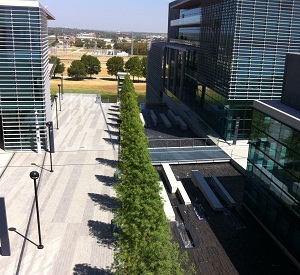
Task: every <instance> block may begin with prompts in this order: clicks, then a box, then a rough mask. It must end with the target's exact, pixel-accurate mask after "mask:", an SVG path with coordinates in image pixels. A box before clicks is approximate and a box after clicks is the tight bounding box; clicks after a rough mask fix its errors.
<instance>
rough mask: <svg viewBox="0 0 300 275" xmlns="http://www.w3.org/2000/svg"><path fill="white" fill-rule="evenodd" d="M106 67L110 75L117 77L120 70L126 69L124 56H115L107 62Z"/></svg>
mask: <svg viewBox="0 0 300 275" xmlns="http://www.w3.org/2000/svg"><path fill="white" fill-rule="evenodd" d="M106 68H107V72H108V74H109V75H114V76H116V78H117V74H118V72H123V71H124V58H123V57H121V56H113V57H111V58H110V59H108V60H107V62H106Z"/></svg>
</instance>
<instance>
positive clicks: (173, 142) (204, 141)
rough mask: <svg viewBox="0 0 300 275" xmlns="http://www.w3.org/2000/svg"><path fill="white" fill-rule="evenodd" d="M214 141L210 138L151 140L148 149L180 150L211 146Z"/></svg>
mask: <svg viewBox="0 0 300 275" xmlns="http://www.w3.org/2000/svg"><path fill="white" fill-rule="evenodd" d="M211 145H214V144H212V141H211V140H210V139H209V138H184V139H175V138H174V139H149V140H148V148H161V147H164V148H170V147H174V148H178V147H179V148H180V147H195V146H211Z"/></svg>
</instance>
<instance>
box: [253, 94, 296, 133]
mask: <svg viewBox="0 0 300 275" xmlns="http://www.w3.org/2000/svg"><path fill="white" fill-rule="evenodd" d="M253 108H254V109H256V110H258V111H260V112H263V113H265V114H266V115H268V116H270V117H272V118H274V119H276V120H278V121H280V122H281V123H284V124H286V125H288V126H290V127H291V128H294V129H296V130H297V131H300V111H298V110H296V109H294V108H292V107H289V106H287V105H285V104H283V103H281V101H279V100H255V101H253Z"/></svg>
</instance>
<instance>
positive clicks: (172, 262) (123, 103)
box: [113, 76, 194, 275]
mask: <svg viewBox="0 0 300 275" xmlns="http://www.w3.org/2000/svg"><path fill="white" fill-rule="evenodd" d="M136 98H137V95H136V93H135V90H134V87H133V83H132V81H131V80H130V78H129V76H126V78H125V80H124V83H123V87H122V91H121V94H120V121H121V124H120V146H121V147H120V148H121V149H120V154H119V164H118V168H119V170H120V172H121V173H120V177H119V180H118V182H117V184H116V185H115V190H116V198H117V200H118V202H119V205H120V207H119V208H117V210H116V212H115V215H116V216H115V219H114V222H115V223H116V224H117V226H118V231H117V232H118V233H116V235H117V249H116V252H115V258H114V264H113V269H114V274H116V275H117V274H122V275H126V274H128V275H129V274H130V275H135V274H153V275H154V274H164V275H171V274H172V275H179V274H194V271H193V270H194V267H193V266H192V265H188V262H189V261H188V256H187V254H186V253H183V254H180V253H179V246H178V244H177V243H175V242H173V241H172V239H171V232H170V228H169V226H168V224H167V219H166V216H165V214H164V210H163V202H162V199H161V197H160V190H161V188H160V186H159V183H158V174H157V172H156V171H155V170H154V168H153V166H152V164H151V160H150V157H149V152H148V146H147V138H146V136H145V134H144V129H143V125H142V122H141V120H140V117H139V107H138V104H137V100H136ZM188 266H189V267H188Z"/></svg>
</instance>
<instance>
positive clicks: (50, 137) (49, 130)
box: [46, 121, 54, 172]
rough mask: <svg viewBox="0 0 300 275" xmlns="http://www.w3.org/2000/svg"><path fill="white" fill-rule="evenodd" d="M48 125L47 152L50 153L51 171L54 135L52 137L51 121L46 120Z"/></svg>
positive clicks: (51, 170)
mask: <svg viewBox="0 0 300 275" xmlns="http://www.w3.org/2000/svg"><path fill="white" fill-rule="evenodd" d="M46 126H47V127H48V139H49V153H50V172H53V169H52V153H54V137H53V122H52V121H48V122H46Z"/></svg>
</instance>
